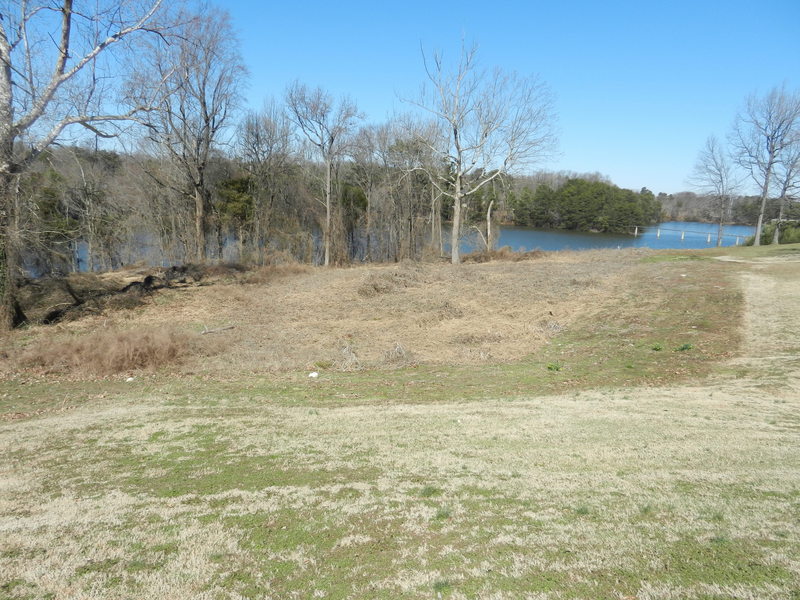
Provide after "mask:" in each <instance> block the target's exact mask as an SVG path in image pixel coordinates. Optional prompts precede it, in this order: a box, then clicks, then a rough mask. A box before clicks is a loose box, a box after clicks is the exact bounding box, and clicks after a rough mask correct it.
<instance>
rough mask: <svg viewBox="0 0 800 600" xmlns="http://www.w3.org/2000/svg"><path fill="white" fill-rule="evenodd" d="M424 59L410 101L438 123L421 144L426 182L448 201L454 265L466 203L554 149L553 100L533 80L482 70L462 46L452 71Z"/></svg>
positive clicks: (473, 52) (438, 56)
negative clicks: (426, 157) (430, 162)
mask: <svg viewBox="0 0 800 600" xmlns="http://www.w3.org/2000/svg"><path fill="white" fill-rule="evenodd" d="M423 59H424V65H425V72H426V74H427V78H428V81H427V82H426V85H425V87H423V90H422V94H421V97H420V99H419V100H418V101H417V102H414V104H416V105H417V106H418V107H420V108H421V109H423V111H425V112H426V113H428V116H429V117H430V118H431V120H432V122H433V123H434V124H435V134H434V135H433V136H429V137H427V139H426V140H425V143H427V144H428V146H429V148H430V150H431V151H432V152H433V154H434V155H435V156H436V157H437V159H438V160H437V162H438V165H434V167H435V168H432V167H428V168H427V170H428V173H429V176H430V178H431V182H432V183H433V184H434V185H435V186H436V188H437V189H438V190H439V192H441V193H442V194H443V195H444V196H446V197H447V198H449V199H450V201H451V202H452V206H453V230H452V237H451V252H452V254H451V260H452V262H453V264H458V263H459V262H460V261H461V258H460V253H459V237H460V230H461V224H462V211H463V209H464V208H465V202H466V200H467V199H468V197H469V196H470V195H472V194H474V193H475V192H477V191H478V190H480V189H481V188H483V187H484V186H486V185H487V184H489V183H490V182H491V181H493V180H494V179H496V178H497V177H500V176H501V175H503V174H505V173H509V172H511V171H513V170H515V169H519V168H522V167H525V166H528V165H531V164H532V163H534V162H536V161H537V160H539V159H541V158H542V157H543V156H544V155H546V154H547V153H548V152H549V151H550V150H551V149H552V147H553V144H554V141H555V135H554V130H553V125H554V116H553V113H552V101H551V96H550V93H549V91H548V89H547V87H546V86H545V85H544V84H543V83H542V82H541V81H539V79H537V78H536V77H518V76H517V75H516V74H513V73H504V72H503V71H501V70H499V69H494V70H490V71H487V70H484V69H482V68H480V66H479V65H478V62H477V49H476V48H475V47H472V48H466V47H462V49H461V53H460V56H459V59H458V62H457V64H455V66H454V67H453V68H449V67H448V66H447V65H446V64H445V63H444V61H443V58H442V55H441V54H434V56H433V58H432V59H430V60H429V59H428V58H426V57H425V56H424V55H423Z"/></svg>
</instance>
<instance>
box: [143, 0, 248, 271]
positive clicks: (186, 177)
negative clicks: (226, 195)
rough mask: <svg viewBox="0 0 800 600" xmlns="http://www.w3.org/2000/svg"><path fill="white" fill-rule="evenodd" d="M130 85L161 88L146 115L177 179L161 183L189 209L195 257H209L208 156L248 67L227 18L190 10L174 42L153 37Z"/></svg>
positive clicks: (225, 124)
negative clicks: (184, 200) (191, 209)
mask: <svg viewBox="0 0 800 600" xmlns="http://www.w3.org/2000/svg"><path fill="white" fill-rule="evenodd" d="M141 63H142V68H141V69H140V71H139V72H138V73H137V74H136V76H135V78H134V80H133V82H132V83H133V85H132V87H133V88H134V90H135V92H134V94H135V96H134V98H135V100H136V101H139V99H140V98H141V97H147V96H148V95H150V94H152V90H153V89H154V88H155V87H159V86H162V87H164V86H165V87H166V90H167V92H168V93H165V94H162V95H161V96H160V99H161V101H160V103H159V105H158V107H157V110H154V111H152V112H151V113H150V114H149V117H150V118H149V120H148V125H149V131H150V138H151V140H152V141H154V142H156V144H157V148H158V149H160V150H161V151H163V152H166V154H167V155H168V156H169V158H170V159H171V160H172V163H173V165H174V167H175V168H176V175H177V177H173V178H170V177H165V176H163V175H162V176H161V179H160V180H161V182H162V183H164V184H165V185H167V186H169V187H172V188H173V190H174V191H175V192H176V193H178V194H180V195H182V196H184V197H185V198H187V199H188V200H189V202H190V203H191V204H193V207H194V229H195V252H194V254H195V259H196V260H197V261H199V262H203V261H205V260H206V257H207V244H206V230H207V227H208V208H209V205H210V204H211V198H210V196H211V185H210V182H209V181H208V173H209V161H210V160H211V158H212V155H213V152H214V151H215V150H216V149H217V148H218V147H219V145H220V144H221V143H222V142H223V141H224V140H223V139H222V138H223V136H224V133H225V131H226V129H227V128H228V126H229V125H230V124H231V123H230V121H231V117H232V114H233V112H234V110H235V109H236V108H237V106H238V102H239V99H240V96H239V90H241V88H242V85H243V83H244V80H245V78H246V76H247V71H246V69H245V67H244V64H243V62H242V58H241V56H240V54H239V48H238V42H237V39H236V36H235V34H234V31H233V27H232V25H231V23H230V16H229V15H228V13H227V12H225V11H223V10H220V9H213V8H209V9H206V10H204V11H203V13H202V14H197V15H187V16H185V17H184V18H183V19H182V25H181V27H180V31H178V32H177V37H176V38H175V39H174V40H172V42H171V43H167V44H165V43H161V41H160V40H155V43H153V44H152V45H151V47H150V50H149V52H148V53H147V54H146V55H145V57H144V58H143V59H142V61H141Z"/></svg>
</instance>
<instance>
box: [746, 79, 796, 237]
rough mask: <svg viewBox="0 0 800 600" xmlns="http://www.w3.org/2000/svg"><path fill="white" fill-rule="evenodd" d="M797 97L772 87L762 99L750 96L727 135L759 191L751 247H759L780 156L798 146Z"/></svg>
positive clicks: (784, 89)
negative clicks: (756, 219) (756, 221)
mask: <svg viewBox="0 0 800 600" xmlns="http://www.w3.org/2000/svg"><path fill="white" fill-rule="evenodd" d="M798 129H800V94H798V93H790V92H788V91H786V88H785V87H780V88H773V89H772V90H771V91H770V92H769V93H768V94H767V95H766V96H763V97H759V96H755V95H752V96H750V97H749V98H748V99H747V103H746V106H745V108H744V110H743V111H742V112H741V113H739V115H737V117H736V121H735V122H734V126H733V132H732V133H731V144H732V145H733V147H734V153H735V156H736V161H737V162H738V163H739V164H740V165H741V166H742V167H743V168H745V169H746V170H747V171H748V172H749V173H750V176H751V177H752V179H753V181H754V182H755V183H756V185H758V187H759V188H760V198H761V210H760V211H759V214H758V224H757V226H756V235H755V241H754V244H755V245H756V246H758V245H760V244H761V230H762V227H763V224H764V209H765V208H766V204H767V197H768V196H769V192H770V186H771V185H772V183H773V181H772V180H773V177H774V175H775V168H776V165H777V163H778V161H779V160H780V157H781V156H782V155H783V154H785V153H786V152H787V151H788V150H789V148H790V147H791V146H792V145H794V144H796V143H798V139H799V136H798Z"/></svg>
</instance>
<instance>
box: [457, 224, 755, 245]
mask: <svg viewBox="0 0 800 600" xmlns="http://www.w3.org/2000/svg"><path fill="white" fill-rule="evenodd" d="M754 234H755V227H748V226H744V225H726V226H725V229H724V234H723V238H722V245H723V246H736V245H742V244H744V242H745V240H746V239H747V238H748V237H750V236H752V235H754ZM716 245H717V226H716V225H713V224H709V223H692V222H687V223H683V222H680V221H668V222H665V223H660V224H658V225H654V226H652V227H647V228H644V229H640V230H639V232H638V235H636V236H634V235H623V234H613V233H585V232H574V231H560V230H553V229H532V228H529V227H511V226H508V227H506V226H504V227H501V228H500V236H499V239H498V243H497V247H498V248H501V247H503V246H509V247H510V248H511V249H512V250H522V251H526V250H537V249H538V250H590V249H595V248H641V247H643V248H685V249H698V248H713V247H715V246H716ZM479 246H480V242H479V241H478V240H476V239H474V238H472V237H470V238H468V239H466V240H464V241H463V242H462V252H470V251H472V250H474V249H475V248H477V247H479Z"/></svg>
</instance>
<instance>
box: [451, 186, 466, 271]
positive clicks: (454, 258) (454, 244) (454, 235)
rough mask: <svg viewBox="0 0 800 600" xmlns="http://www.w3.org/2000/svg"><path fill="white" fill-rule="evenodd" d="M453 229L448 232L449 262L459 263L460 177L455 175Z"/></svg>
mask: <svg viewBox="0 0 800 600" xmlns="http://www.w3.org/2000/svg"><path fill="white" fill-rule="evenodd" d="M453 197H454V200H453V230H452V231H451V232H450V262H451V263H452V264H454V265H457V264H460V263H461V252H460V248H459V247H458V243H459V237H460V235H459V234H460V233H461V201H462V200H463V198H462V197H461V177H459V176H457V177H456V184H455V190H454V192H453Z"/></svg>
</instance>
